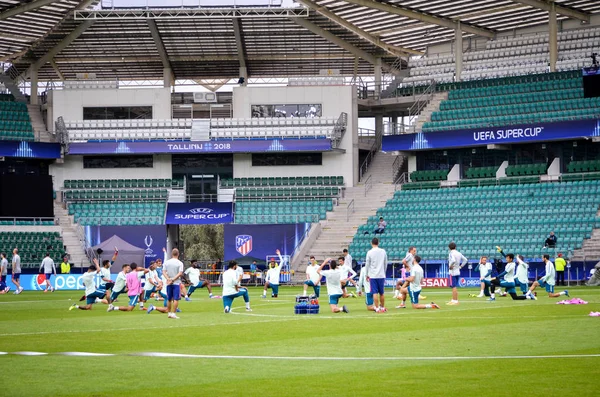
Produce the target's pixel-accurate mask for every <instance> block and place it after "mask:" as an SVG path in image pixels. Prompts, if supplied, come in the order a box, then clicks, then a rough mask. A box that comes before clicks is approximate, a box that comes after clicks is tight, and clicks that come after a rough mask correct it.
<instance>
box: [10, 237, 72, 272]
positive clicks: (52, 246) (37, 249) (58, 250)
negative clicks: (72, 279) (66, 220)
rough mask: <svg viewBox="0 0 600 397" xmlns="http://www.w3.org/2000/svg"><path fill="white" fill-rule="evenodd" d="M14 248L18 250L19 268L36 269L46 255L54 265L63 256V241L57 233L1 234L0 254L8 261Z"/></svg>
mask: <svg viewBox="0 0 600 397" xmlns="http://www.w3.org/2000/svg"><path fill="white" fill-rule="evenodd" d="M14 248H17V249H18V250H19V256H20V257H21V266H22V267H24V268H38V267H39V266H40V263H41V261H42V259H43V258H44V256H46V253H49V254H50V256H51V257H52V259H54V262H55V263H56V264H58V263H60V262H61V260H62V257H63V256H64V254H65V252H64V245H63V240H62V238H61V237H60V234H59V233H58V232H2V233H0V252H4V253H5V254H6V257H7V258H8V259H9V261H10V258H11V257H12V251H13V249H14Z"/></svg>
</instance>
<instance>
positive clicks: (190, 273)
mask: <svg viewBox="0 0 600 397" xmlns="http://www.w3.org/2000/svg"><path fill="white" fill-rule="evenodd" d="M197 262H198V261H196V260H192V261H191V266H190V267H189V268H187V269H186V271H185V272H184V274H186V275H187V277H188V279H189V280H190V287H189V288H188V290H187V294H185V296H184V297H185V300H186V301H188V302H189V301H191V299H190V296H192V294H193V293H194V291H195V290H196V289H198V288H204V287H206V289H207V290H208V297H209V298H211V299H216V298H219V296H215V295H213V293H212V287H211V286H210V283H209V282H208V281H207V280H204V279H201V278H200V269H198V265H197Z"/></svg>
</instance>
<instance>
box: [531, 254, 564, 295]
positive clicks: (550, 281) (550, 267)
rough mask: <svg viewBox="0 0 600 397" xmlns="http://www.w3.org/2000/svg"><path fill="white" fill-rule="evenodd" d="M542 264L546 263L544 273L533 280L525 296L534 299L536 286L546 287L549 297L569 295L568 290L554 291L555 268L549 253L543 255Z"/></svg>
mask: <svg viewBox="0 0 600 397" xmlns="http://www.w3.org/2000/svg"><path fill="white" fill-rule="evenodd" d="M543 258H544V264H545V265H546V273H545V274H544V276H542V277H541V278H540V279H539V280H538V281H534V282H533V284H532V285H531V288H529V291H527V294H526V296H527V297H528V298H529V299H536V298H535V295H534V294H533V291H534V290H535V289H536V288H537V287H542V288H546V292H547V293H548V297H549V298H558V297H559V296H561V295H566V296H569V291H568V290H564V291H561V292H554V285H555V283H556V270H555V269H554V263H552V262H551V261H550V255H548V254H545V255H544V257H543Z"/></svg>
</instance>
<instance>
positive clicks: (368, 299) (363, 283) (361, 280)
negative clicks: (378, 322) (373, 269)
mask: <svg viewBox="0 0 600 397" xmlns="http://www.w3.org/2000/svg"><path fill="white" fill-rule="evenodd" d="M363 289H364V290H365V304H366V305H367V310H369V311H372V312H374V311H375V305H374V304H373V294H372V293H371V284H370V283H368V282H367V277H366V272H365V268H364V266H363V267H362V268H361V269H360V276H358V284H357V285H356V293H357V294H358V296H362V290H363Z"/></svg>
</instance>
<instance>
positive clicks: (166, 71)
mask: <svg viewBox="0 0 600 397" xmlns="http://www.w3.org/2000/svg"><path fill="white" fill-rule="evenodd" d="M163 80H164V87H165V88H169V87H171V86H172V85H173V84H174V83H175V81H174V79H173V71H172V70H171V68H163Z"/></svg>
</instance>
